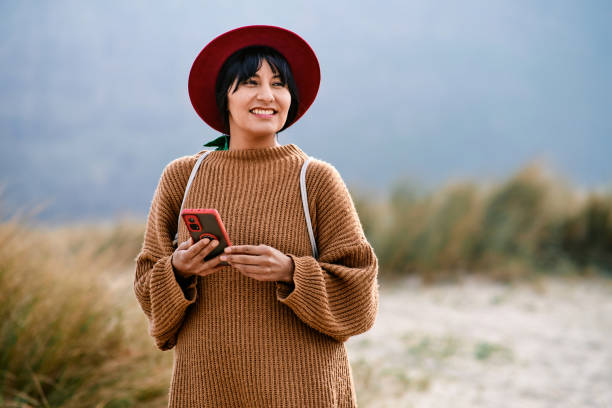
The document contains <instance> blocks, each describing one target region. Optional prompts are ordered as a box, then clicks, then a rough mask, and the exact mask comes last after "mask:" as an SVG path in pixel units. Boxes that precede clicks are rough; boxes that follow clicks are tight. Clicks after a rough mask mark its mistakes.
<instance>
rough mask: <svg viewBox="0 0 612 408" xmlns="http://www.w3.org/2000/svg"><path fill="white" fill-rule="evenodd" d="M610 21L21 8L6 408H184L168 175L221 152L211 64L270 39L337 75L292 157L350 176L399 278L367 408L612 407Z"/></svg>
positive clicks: (384, 302) (356, 352)
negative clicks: (257, 37) (303, 46)
mask: <svg viewBox="0 0 612 408" xmlns="http://www.w3.org/2000/svg"><path fill="white" fill-rule="evenodd" d="M610 21H612V5H611V4H610V3H609V2H607V1H603V0H602V1H598V0H593V1H588V2H579V1H540V2H529V1H522V0H519V1H500V2H487V1H484V0H482V1H481V0H478V1H477V0H469V1H462V2H454V1H425V0H415V1H403V2H399V1H386V2H381V1H363V2H359V4H357V3H355V2H349V1H345V0H339V1H335V2H329V1H327V2H323V1H312V2H307V3H287V2H279V1H260V2H256V3H253V2H246V1H238V0H232V1H225V2H221V1H217V2H213V1H198V2H196V1H175V2H146V1H140V0H134V1H130V2H119V1H106V2H79V1H67V0H61V1H54V2H46V1H20V2H8V1H4V2H0V23H1V24H0V61H1V64H0V89H1V94H0V95H1V96H0V202H1V206H0V217H1V219H2V224H1V228H0V297H1V298H2V302H1V305H0V406H16V407H17V406H19V407H22V406H32V407H34V406H36V407H38V406H44V407H47V406H67V407H71V406H75V407H76V406H100V407H132V406H165V403H166V402H165V401H166V392H167V389H168V383H169V378H170V373H171V364H172V361H171V360H172V356H171V353H161V352H157V351H155V350H154V348H153V344H152V341H151V340H150V339H149V338H148V336H147V324H146V321H145V319H144V315H143V314H142V312H141V311H140V310H139V308H138V306H137V304H136V302H135V300H134V299H133V294H132V291H131V280H132V279H133V259H134V257H135V256H136V254H137V253H138V251H139V250H140V245H141V241H142V233H143V228H144V220H145V217H146V213H147V210H148V207H149V204H150V200H151V198H152V195H153V191H154V188H155V186H156V184H157V181H158V179H159V176H160V174H161V171H162V169H163V167H164V166H165V165H166V164H167V163H168V162H170V161H171V160H173V159H174V158H176V157H179V156H183V155H191V154H194V153H195V152H197V151H199V150H201V149H202V144H203V143H205V142H207V141H209V140H212V139H214V138H215V137H217V136H218V135H217V134H216V133H215V132H214V131H213V130H212V129H210V128H208V127H207V126H206V125H205V124H204V122H202V121H201V119H199V117H198V116H197V115H196V113H195V111H194V110H193V108H192V107H191V104H190V101H189V97H188V94H187V77H188V73H189V70H190V68H191V64H192V62H193V60H194V58H195V57H196V55H197V54H198V53H199V51H200V50H201V49H202V48H203V47H204V45H206V43H208V42H209V41H210V40H211V39H212V38H214V37H215V36H216V35H218V34H220V33H222V32H225V31H227V30H229V29H232V28H235V27H238V26H242V25H248V24H271V25H279V26H282V27H285V28H288V29H290V30H292V31H295V32H297V33H298V34H300V35H301V36H302V37H303V38H304V39H305V40H306V41H307V42H309V43H310V45H311V46H312V47H313V49H314V50H315V52H316V53H317V56H318V58H319V62H320V64H321V71H322V81H321V88H320V91H319V95H318V97H317V100H316V101H315V103H314V105H313V106H312V107H311V109H310V110H309V112H308V113H307V115H306V116H305V117H304V118H303V119H302V120H300V121H299V122H298V123H296V124H295V125H294V126H292V127H291V128H290V129H288V130H286V131H284V132H283V133H281V134H280V136H279V141H280V142H281V143H283V144H285V143H296V144H298V145H299V146H300V147H301V148H302V150H304V151H305V152H307V153H308V154H310V155H312V156H314V157H317V158H320V159H323V160H326V161H328V162H330V163H332V164H333V165H334V166H336V167H337V168H338V170H339V171H340V173H341V174H342V176H343V178H344V179H345V181H346V182H347V184H348V186H349V188H350V190H351V192H352V194H353V198H354V201H355V204H356V206H357V209H358V212H359V215H360V217H361V220H362V223H363V226H364V230H365V232H366V235H367V236H368V238H369V240H370V241H371V243H372V244H373V246H374V248H375V250H376V252H377V255H378V256H379V260H380V264H381V269H380V276H381V307H380V314H379V321H378V323H377V325H376V326H375V328H374V329H373V330H372V331H371V332H368V333H366V334H364V335H362V336H357V338H354V339H351V340H350V341H349V342H348V343H347V347H348V348H349V353H350V356H351V361H352V364H353V371H354V373H353V374H354V376H355V382H356V387H357V393H358V396H359V400H360V403H361V405H362V406H365V407H370V406H371V407H387V406H388V407H412V406H440V407H443V406H450V405H452V406H466V407H467V406H470V407H474V406H483V407H486V406H500V407H504V406H533V407H539V406H542V407H544V406H551V405H555V406H556V405H559V404H560V405H565V406H581V407H582V406H584V407H587V406H588V407H599V406H601V407H603V406H610V405H612V389H611V388H610V387H609V385H610V384H611V383H612V368H611V367H612V346H610V342H609V333H611V332H612V318H611V317H610V316H612V296H611V295H612V284H611V280H610V276H611V275H612V161H611V160H609V157H610V155H611V153H612V138H611V136H612V115H610V106H612V76H611V75H610V74H609V73H610V72H612V52H611V51H610V44H611V43H612V26H610ZM94 299H95V300H94ZM560 401H562V402H563V403H561V402H560Z"/></svg>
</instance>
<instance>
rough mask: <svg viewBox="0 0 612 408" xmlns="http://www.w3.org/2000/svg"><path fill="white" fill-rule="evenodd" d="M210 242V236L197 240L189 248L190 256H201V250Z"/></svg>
mask: <svg viewBox="0 0 612 408" xmlns="http://www.w3.org/2000/svg"><path fill="white" fill-rule="evenodd" d="M209 242H210V239H208V238H204V239H201V240H199V241H198V242H196V243H195V244H194V245H192V246H191V247H190V248H189V250H188V251H189V256H190V257H191V258H195V257H197V256H199V253H200V251H201V250H202V249H203V248H204V247H206V246H207V245H208V243H209Z"/></svg>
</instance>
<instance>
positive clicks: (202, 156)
mask: <svg viewBox="0 0 612 408" xmlns="http://www.w3.org/2000/svg"><path fill="white" fill-rule="evenodd" d="M208 153H210V151H207V152H204V153H203V154H202V155H201V156H200V157H198V160H197V161H196V162H195V164H194V165H193V169H191V174H190V175H189V179H188V180H187V185H186V186H185V192H184V193H183V201H181V208H179V216H178V221H177V224H176V235H174V241H172V244H173V245H174V247H175V248H176V247H177V246H178V226H179V225H180V223H181V212H182V211H183V206H184V205H185V199H186V198H187V193H188V192H189V188H190V187H191V183H193V179H194V178H195V176H196V174H197V173H198V169H199V168H200V164H202V161H203V160H204V159H205V158H206V156H208Z"/></svg>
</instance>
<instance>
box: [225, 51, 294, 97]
mask: <svg viewBox="0 0 612 408" xmlns="http://www.w3.org/2000/svg"><path fill="white" fill-rule="evenodd" d="M264 61H266V62H267V63H268V64H269V65H270V68H272V72H274V75H278V76H279V78H280V80H281V82H282V84H283V85H287V77H288V71H289V66H288V64H287V62H286V61H285V60H284V59H281V58H279V57H278V56H276V55H273V54H270V53H265V52H257V53H254V54H251V53H249V54H246V55H244V59H243V60H242V61H239V63H238V64H236V68H237V72H236V75H235V76H234V81H235V84H234V88H233V89H232V92H235V91H236V88H238V85H239V84H241V83H243V82H244V81H246V80H247V79H249V78H251V77H252V76H253V75H255V74H256V73H257V71H259V69H260V68H261V66H262V64H263V62H264ZM228 74H230V77H231V76H233V75H231V73H229V72H228Z"/></svg>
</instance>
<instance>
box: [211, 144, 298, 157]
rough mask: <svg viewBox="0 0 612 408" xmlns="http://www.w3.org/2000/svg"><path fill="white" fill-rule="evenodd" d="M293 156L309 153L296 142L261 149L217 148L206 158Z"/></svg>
mask: <svg viewBox="0 0 612 408" xmlns="http://www.w3.org/2000/svg"><path fill="white" fill-rule="evenodd" d="M291 157H303V158H306V157H307V155H306V153H304V152H303V151H302V150H301V149H300V148H299V147H297V146H296V145H294V144H287V145H281V146H272V147H264V148H261V149H236V150H215V151H212V152H210V154H209V155H208V158H207V159H206V160H210V161H217V160H246V161H275V160H282V159H288V158H291Z"/></svg>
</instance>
